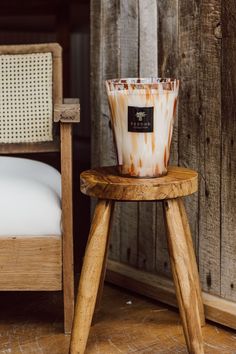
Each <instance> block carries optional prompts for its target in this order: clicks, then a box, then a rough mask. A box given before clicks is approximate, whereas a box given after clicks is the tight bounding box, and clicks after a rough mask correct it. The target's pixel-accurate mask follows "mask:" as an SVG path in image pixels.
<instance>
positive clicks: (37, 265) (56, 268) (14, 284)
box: [0, 43, 80, 333]
mask: <svg viewBox="0 0 236 354" xmlns="http://www.w3.org/2000/svg"><path fill="white" fill-rule="evenodd" d="M48 52H51V53H52V63H53V111H54V117H52V119H53V121H54V122H59V124H60V144H59V142H58V141H56V140H55V139H54V140H53V141H51V142H42V143H19V144H0V154H4V155H5V154H17V153H36V152H39V153H42V152H57V151H60V156H61V183H62V230H63V233H62V237H59V236H55V235H48V236H42V237H40V236H37V237H36V236H33V237H29V236H27V237H26V236H24V235H22V236H17V237H14V235H13V236H11V237H9V236H1V237H0V268H1V272H0V291H1V290H7V291H9V290H10V291H12V290H38V291H39V290H43V291H55V290H63V299H64V330H65V333H70V332H71V326H72V320H73V314H74V270H73V208H72V123H76V122H79V119H80V106H79V102H78V100H76V99H75V100H73V99H67V100H64V101H63V96H62V48H61V47H60V46H59V44H57V43H49V44H36V45H10V46H9V45H7V46H0V55H4V54H11V55H12V54H32V53H48ZM16 250H17V268H16V254H15V253H16V252H15V251H16Z"/></svg>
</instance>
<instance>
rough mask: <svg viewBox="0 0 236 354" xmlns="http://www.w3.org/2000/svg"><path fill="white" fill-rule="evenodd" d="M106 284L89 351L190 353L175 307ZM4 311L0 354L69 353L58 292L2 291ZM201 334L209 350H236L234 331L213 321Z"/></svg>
mask: <svg viewBox="0 0 236 354" xmlns="http://www.w3.org/2000/svg"><path fill="white" fill-rule="evenodd" d="M104 290H105V291H104V297H103V301H102V304H101V312H100V314H99V316H97V319H96V323H95V324H94V325H93V326H92V328H91V331H90V335H89V339H88V345H87V351H86V353H87V354H98V353H101V354H121V353H122V354H126V353H129V352H131V353H132V352H134V353H135V352H138V353H141V354H147V353H148V354H157V353H160V352H162V353H164V354H170V353H173V354H174V353H178V354H179V353H181V354H186V353H187V349H186V346H185V343H184V336H183V333H182V328H181V324H180V319H179V315H178V313H176V311H175V310H173V309H171V308H170V307H168V306H166V305H162V304H160V303H158V302H154V301H153V300H151V301H150V300H148V299H147V298H144V297H143V296H142V297H141V296H138V295H135V294H133V293H130V292H129V291H124V290H121V289H118V288H117V287H114V286H108V285H106V286H105V289H104ZM128 301H129V303H128V304H127V302H128ZM48 309H50V311H48ZM0 312H1V321H0V329H1V336H0V352H1V354H6V353H14V354H19V353H21V354H22V353H23V354H39V353H43V354H66V353H68V351H69V341H70V337H69V336H65V335H64V334H63V332H62V328H63V318H62V316H61V314H62V303H61V297H60V294H59V293H55V294H53V293H49V292H44V293H42V292H40V293H37V292H36V293H35V292H31V293H29V292H24V293H22V292H21V293H17V292H12V293H9V292H8V293H5V292H2V293H0ZM13 318H14V320H13ZM124 319H125V321H124ZM144 328H145V330H144ZM203 334H204V341H205V353H206V354H213V353H214V354H229V353H231V354H232V353H234V352H235V333H234V332H233V331H227V330H226V329H225V328H222V327H219V326H218V327H216V326H214V325H213V324H212V323H211V324H210V323H209V324H208V325H207V326H206V327H205V328H204V329H203Z"/></svg>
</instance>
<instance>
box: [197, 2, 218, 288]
mask: <svg viewBox="0 0 236 354" xmlns="http://www.w3.org/2000/svg"><path fill="white" fill-rule="evenodd" d="M220 21H221V4H220V1H219V0H210V1H208V0H202V2H201V63H202V65H201V68H200V77H199V79H200V82H199V89H200V110H201V112H200V114H201V118H200V130H201V133H200V141H201V144H200V160H199V161H200V165H199V172H200V176H201V179H200V194H199V198H200V199H199V270H200V274H201V280H202V286H203V289H204V290H207V291H208V292H210V293H212V294H215V295H220V282H221V280H220V272H219V269H220V247H221V225H220V222H221V214H220V198H221V196H220V194H221V192H220V189H221V177H220V174H221V88H220V80H221V40H220V39H219V38H217V37H216V36H215V28H216V27H217V26H218V24H219V23H220Z"/></svg>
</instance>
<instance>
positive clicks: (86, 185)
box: [80, 166, 198, 201]
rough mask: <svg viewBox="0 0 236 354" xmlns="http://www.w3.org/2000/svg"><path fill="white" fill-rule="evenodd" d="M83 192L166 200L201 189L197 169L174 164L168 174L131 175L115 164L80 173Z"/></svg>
mask: <svg viewBox="0 0 236 354" xmlns="http://www.w3.org/2000/svg"><path fill="white" fill-rule="evenodd" d="M80 182H81V187H80V188H81V192H82V193H84V194H86V195H89V196H90V197H96V198H100V199H111V200H137V201H138V200H139V201H142V200H162V199H172V198H177V197H183V196H186V195H189V194H192V193H194V192H196V191H197V188H198V174H197V172H196V171H193V170H190V169H187V168H183V167H176V166H170V167H169V168H168V173H167V175H166V176H163V177H158V178H131V177H123V176H120V175H119V174H118V172H117V169H116V167H115V166H111V167H99V168H94V169H92V170H87V171H84V172H83V173H82V174H81V176H80Z"/></svg>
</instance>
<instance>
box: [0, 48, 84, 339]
mask: <svg viewBox="0 0 236 354" xmlns="http://www.w3.org/2000/svg"><path fill="white" fill-rule="evenodd" d="M0 65H1V70H0V155H1V156H0V196H1V197H0V291H18V290H19V291H26V290H27V291H28V290H29V291H58V290H62V291H63V299H64V330H65V333H70V331H71V325H72V319H73V313H74V276H73V225H72V221H73V213H72V123H74V122H78V121H79V112H80V107H79V103H78V100H72V99H68V100H64V101H63V95H62V48H61V47H60V46H59V45H58V44H57V43H48V44H35V45H10V46H9V45H6V46H0ZM56 131H59V133H58V134H56ZM58 135H59V136H58ZM57 151H59V152H60V161H61V173H59V172H58V171H57V170H56V169H54V168H53V167H51V166H49V165H47V164H45V163H42V162H39V161H35V160H30V159H26V158H21V157H12V156H7V155H11V154H14V155H16V154H28V153H29V154H30V153H47V152H57Z"/></svg>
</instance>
